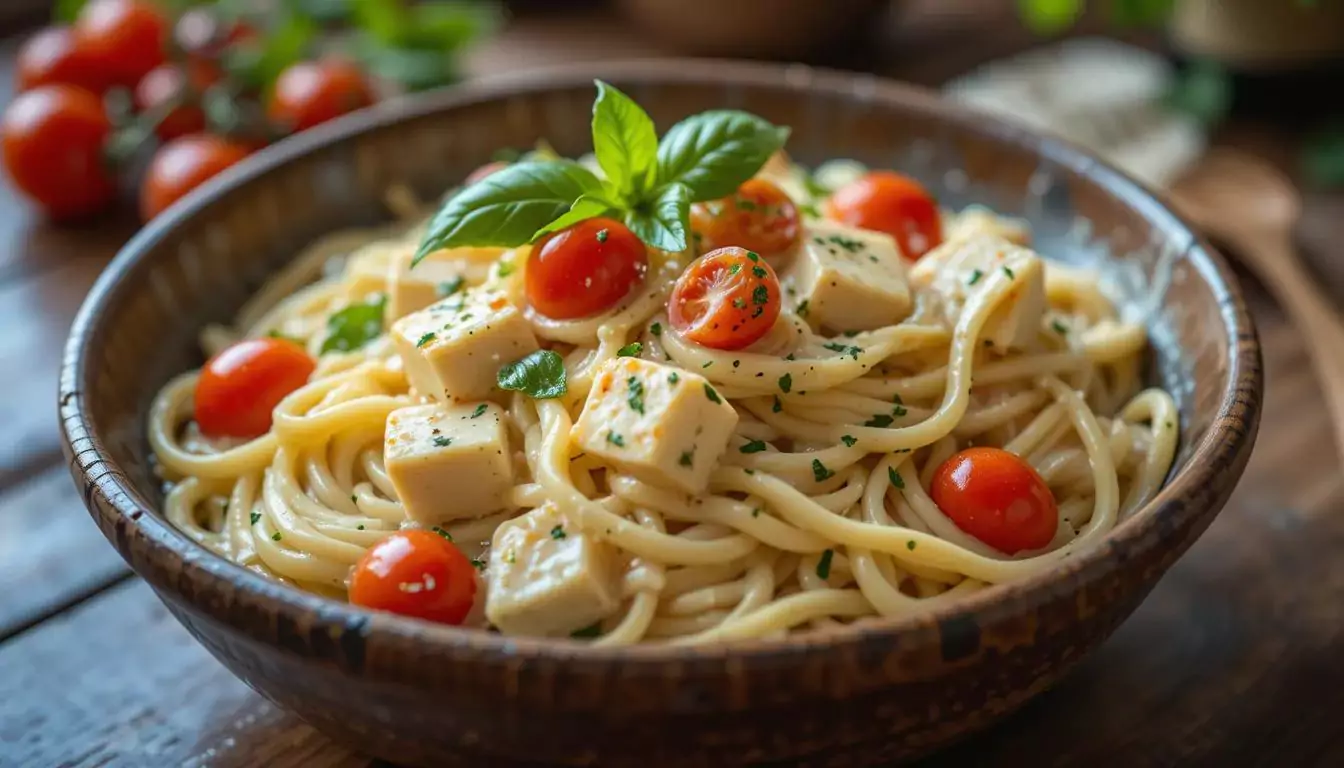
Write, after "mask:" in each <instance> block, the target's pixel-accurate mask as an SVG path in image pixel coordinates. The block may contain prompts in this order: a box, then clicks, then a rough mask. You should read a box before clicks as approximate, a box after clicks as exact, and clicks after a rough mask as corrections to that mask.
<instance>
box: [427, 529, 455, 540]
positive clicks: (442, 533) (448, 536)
mask: <svg viewBox="0 0 1344 768" xmlns="http://www.w3.org/2000/svg"><path fill="white" fill-rule="evenodd" d="M429 530H431V531H433V532H435V533H437V534H439V535H440V536H442V537H443V538H445V539H447V540H449V541H452V540H453V534H451V533H449V532H447V531H445V530H444V529H442V528H440V527H439V526H437V525H436V526H434V527H433V528H430V529H429Z"/></svg>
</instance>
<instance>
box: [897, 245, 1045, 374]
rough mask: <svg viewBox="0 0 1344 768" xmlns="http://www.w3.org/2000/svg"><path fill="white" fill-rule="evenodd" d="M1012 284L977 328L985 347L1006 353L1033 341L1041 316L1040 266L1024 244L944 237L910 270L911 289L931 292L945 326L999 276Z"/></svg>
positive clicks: (1042, 275)
mask: <svg viewBox="0 0 1344 768" xmlns="http://www.w3.org/2000/svg"><path fill="white" fill-rule="evenodd" d="M1004 280H1006V281H1008V282H1010V283H1011V284H1012V287H1011V288H1010V289H1009V291H1008V293H1007V295H1006V296H1005V297H1004V298H1003V299H1001V300H1000V301H999V304H998V305H997V306H996V307H995V308H994V310H993V311H992V312H991V313H990V315H989V317H988V319H987V320H986V321H985V325H984V327H983V329H982V330H981V338H982V339H984V340H985V342H986V343H985V345H984V346H985V347H987V348H989V349H990V350H993V351H995V352H999V353H1000V354H1002V353H1006V352H1008V351H1010V350H1023V349H1032V348H1034V347H1035V346H1036V344H1037V341H1038V336H1039V334H1040V330H1041V319H1042V317H1043V316H1044V315H1045V309H1046V294H1045V265H1044V262H1042V260H1041V258H1040V257H1039V256H1037V255H1036V254H1035V253H1033V252H1031V251H1030V250H1028V249H1026V248H1022V247H1020V246H1017V245H1014V244H1012V243H1010V242H1008V241H1007V240H1004V239H1003V238H1000V237H994V236H992V235H979V236H975V237H971V238H969V239H965V240H950V241H948V242H946V243H944V244H943V245H941V246H939V247H938V248H936V249H934V250H933V251H930V252H929V253H927V254H925V255H924V257H923V258H922V259H920V260H919V262H918V263H916V264H915V266H914V268H913V269H912V270H911V271H910V282H911V284H912V285H914V286H915V287H916V288H917V289H920V290H928V291H931V292H933V293H934V294H936V296H937V297H938V299H939V302H940V303H941V305H942V309H943V313H944V316H945V317H946V318H947V322H948V324H949V325H956V322H957V319H958V317H959V316H960V315H961V313H962V311H963V308H964V307H965V306H966V304H967V303H968V302H969V301H970V300H971V299H972V298H973V297H974V296H975V295H976V294H977V293H978V292H980V291H986V290H989V288H990V286H991V285H995V284H997V283H998V282H1000V281H1004Z"/></svg>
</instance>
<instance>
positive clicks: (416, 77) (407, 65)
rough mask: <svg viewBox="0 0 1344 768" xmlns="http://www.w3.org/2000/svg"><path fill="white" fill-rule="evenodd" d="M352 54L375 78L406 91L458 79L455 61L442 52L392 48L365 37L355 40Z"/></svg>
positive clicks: (428, 87) (422, 89)
mask: <svg viewBox="0 0 1344 768" xmlns="http://www.w3.org/2000/svg"><path fill="white" fill-rule="evenodd" d="M355 51H356V57H357V58H358V59H359V60H360V61H362V62H363V63H364V66H365V67H366V68H367V69H368V70H369V72H371V73H372V74H373V75H374V76H376V77H378V78H381V79H383V80H391V81H392V82H395V83H400V84H401V86H402V87H403V88H405V89H406V90H408V91H427V90H429V89H431V88H438V87H439V86H441V85H447V84H449V83H451V82H454V81H455V80H457V79H458V69H457V61H456V59H454V57H453V56H452V55H451V54H449V53H445V52H443V51H432V50H421V49H417V48H392V47H388V46H385V45H383V44H382V43H379V42H378V41H377V40H374V39H373V38H372V37H366V36H361V37H359V38H357V39H356V41H355Z"/></svg>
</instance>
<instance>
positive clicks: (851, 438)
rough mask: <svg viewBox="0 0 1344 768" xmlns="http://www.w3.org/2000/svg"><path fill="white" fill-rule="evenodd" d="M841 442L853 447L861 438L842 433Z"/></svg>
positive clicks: (847, 446)
mask: <svg viewBox="0 0 1344 768" xmlns="http://www.w3.org/2000/svg"><path fill="white" fill-rule="evenodd" d="M840 442H842V443H844V444H845V447H846V448H853V447H854V444H855V443H857V442H859V438H857V437H855V436H853V435H841V436H840Z"/></svg>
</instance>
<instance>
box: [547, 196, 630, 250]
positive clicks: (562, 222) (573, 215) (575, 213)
mask: <svg viewBox="0 0 1344 768" xmlns="http://www.w3.org/2000/svg"><path fill="white" fill-rule="evenodd" d="M615 207H616V206H614V205H612V204H611V203H609V202H607V201H606V200H603V199H601V198H599V197H592V196H589V195H584V196H583V197H580V198H579V199H578V200H575V201H574V205H573V206H572V207H571V208H570V209H569V211H567V212H566V213H565V214H564V215H562V216H561V217H560V218H558V219H556V220H555V221H552V222H551V223H550V224H547V225H546V226H544V227H542V228H541V229H539V230H537V233H536V234H535V235H533V236H532V242H534V243H535V242H536V241H538V240H540V239H541V238H542V237H544V236H546V235H549V234H550V233H552V232H559V231H560V230H562V229H568V228H569V227H572V226H574V225H575V224H578V223H579V222H580V221H583V220H584V219H593V218H596V217H598V216H601V215H602V214H604V213H607V212H608V211H610V210H611V209H612V208H615Z"/></svg>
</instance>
